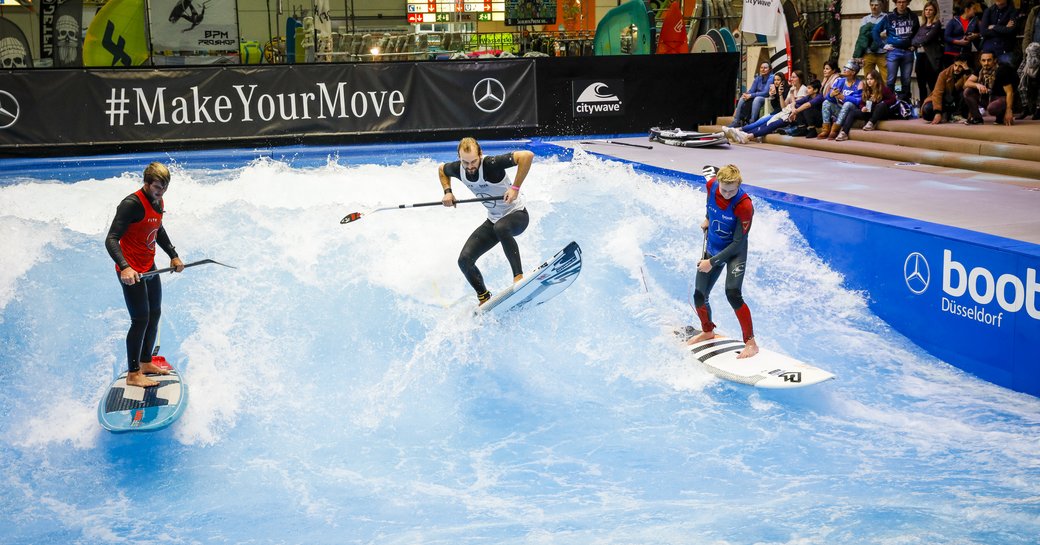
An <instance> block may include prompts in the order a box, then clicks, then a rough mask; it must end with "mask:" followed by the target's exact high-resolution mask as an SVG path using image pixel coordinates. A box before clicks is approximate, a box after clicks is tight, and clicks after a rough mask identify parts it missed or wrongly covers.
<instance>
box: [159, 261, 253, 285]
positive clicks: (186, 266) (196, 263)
mask: <svg viewBox="0 0 1040 545" xmlns="http://www.w3.org/2000/svg"><path fill="white" fill-rule="evenodd" d="M209 263H212V264H214V265H220V266H221V267H227V268H229V269H237V268H238V267H232V266H231V265H225V264H223V263H221V262H219V261H213V260H212V259H202V260H199V261H193V262H191V263H187V264H185V265H184V268H185V269H187V268H188V267H194V266H196V265H206V264H209ZM175 269H176V267H166V268H165V269H156V270H154V271H149V272H146V273H144V274H142V275H140V276H141V280H144V279H146V278H149V277H152V276H155V275H157V274H162V273H166V272H173V271H174V270H175Z"/></svg>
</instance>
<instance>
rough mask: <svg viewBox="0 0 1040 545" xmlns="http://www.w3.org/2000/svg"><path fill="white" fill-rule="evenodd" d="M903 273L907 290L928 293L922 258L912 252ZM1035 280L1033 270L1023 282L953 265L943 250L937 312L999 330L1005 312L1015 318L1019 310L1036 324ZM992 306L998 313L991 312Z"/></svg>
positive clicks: (1039, 312)
mask: <svg viewBox="0 0 1040 545" xmlns="http://www.w3.org/2000/svg"><path fill="white" fill-rule="evenodd" d="M903 273H904V274H903V278H904V279H905V280H906V286H907V288H909V289H910V291H911V292H913V293H914V294H917V295H920V294H922V293H924V291H925V290H927V289H928V283H929V279H930V276H931V275H930V273H929V268H928V261H927V260H926V259H925V257H924V255H922V254H920V253H918V252H913V253H911V254H910V255H909V256H907V258H906V262H905V263H904V265H903ZM1036 277H1037V274H1036V269H1033V268H1029V267H1027V268H1026V275H1025V279H1022V278H1019V277H1018V276H1016V275H1014V274H1011V273H1004V274H999V275H997V274H994V273H993V272H992V271H990V270H989V269H987V268H986V267H983V266H974V267H973V266H970V265H966V264H965V263H962V262H960V261H957V260H956V259H954V257H953V251H952V250H946V249H944V250H943V266H942V291H943V296H942V298H941V302H940V308H941V310H942V311H943V312H948V313H950V314H953V315H954V316H958V317H961V318H966V319H969V320H973V321H976V322H980V323H983V324H986V325H993V326H996V327H1000V326H1001V323H1002V322H1003V319H1004V313H1005V312H1007V313H1012V314H1017V313H1019V312H1021V311H1022V310H1023V309H1025V311H1026V314H1027V315H1028V316H1029V317H1030V318H1033V319H1034V320H1040V306H1038V304H1037V303H1038V302H1037V296H1038V295H1040V283H1038V282H1037V278H1036ZM965 299H970V302H966V301H965ZM993 303H996V304H997V306H998V307H999V308H1000V309H1001V310H998V311H997V312H996V313H994V312H992V310H995V309H992V307H991V305H992V304H993ZM987 306H990V308H987Z"/></svg>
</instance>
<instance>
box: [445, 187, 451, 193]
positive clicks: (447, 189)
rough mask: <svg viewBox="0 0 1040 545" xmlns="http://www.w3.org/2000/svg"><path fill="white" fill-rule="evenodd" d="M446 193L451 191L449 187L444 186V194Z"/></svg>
mask: <svg viewBox="0 0 1040 545" xmlns="http://www.w3.org/2000/svg"><path fill="white" fill-rule="evenodd" d="M448 193H451V188H450V187H445V188H444V194H445V195H447V194H448Z"/></svg>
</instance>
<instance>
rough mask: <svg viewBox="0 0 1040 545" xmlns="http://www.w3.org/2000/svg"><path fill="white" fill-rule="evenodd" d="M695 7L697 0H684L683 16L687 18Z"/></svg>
mask: <svg viewBox="0 0 1040 545" xmlns="http://www.w3.org/2000/svg"><path fill="white" fill-rule="evenodd" d="M696 9H697V0H685V1H684V2H683V18H685V19H689V18H690V17H693V16H694V15H693V14H694V12H695V11H696Z"/></svg>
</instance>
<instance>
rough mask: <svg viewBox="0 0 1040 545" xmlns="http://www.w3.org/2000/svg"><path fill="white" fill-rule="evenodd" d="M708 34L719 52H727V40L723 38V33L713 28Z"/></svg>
mask: <svg viewBox="0 0 1040 545" xmlns="http://www.w3.org/2000/svg"><path fill="white" fill-rule="evenodd" d="M707 36H708V38H709V39H711V41H712V43H713V44H715V51H717V52H719V53H725V52H726V40H725V39H723V38H722V33H721V32H719V31H718V29H715V28H713V29H711V30H709V31H708V34H707Z"/></svg>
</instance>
